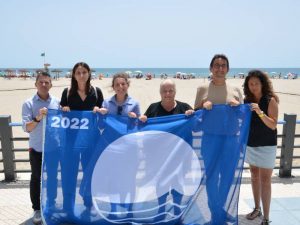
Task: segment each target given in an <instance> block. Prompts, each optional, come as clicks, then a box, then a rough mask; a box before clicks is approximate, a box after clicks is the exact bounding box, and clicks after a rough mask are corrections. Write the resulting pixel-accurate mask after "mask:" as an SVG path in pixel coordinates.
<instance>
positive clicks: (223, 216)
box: [194, 54, 243, 224]
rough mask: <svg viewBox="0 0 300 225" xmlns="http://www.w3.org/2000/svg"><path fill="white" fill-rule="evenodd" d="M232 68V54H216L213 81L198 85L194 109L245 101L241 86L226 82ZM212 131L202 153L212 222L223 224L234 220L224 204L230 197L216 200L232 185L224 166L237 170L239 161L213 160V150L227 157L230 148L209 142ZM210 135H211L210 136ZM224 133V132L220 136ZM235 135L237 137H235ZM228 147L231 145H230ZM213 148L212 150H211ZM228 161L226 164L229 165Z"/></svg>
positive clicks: (212, 72) (204, 143)
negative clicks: (218, 161)
mask: <svg viewBox="0 0 300 225" xmlns="http://www.w3.org/2000/svg"><path fill="white" fill-rule="evenodd" d="M228 71H229V61H228V58H227V57H226V56H225V55H223V54H216V55H215V56H214V57H213V58H212V60H211V62H210V72H211V74H210V77H211V81H210V82H209V83H208V84H203V85H201V86H200V87H199V88H198V89H197V95H196V100H195V106H194V109H195V110H198V109H203V108H204V109H206V110H210V109H212V108H213V105H214V104H229V105H231V106H238V105H239V104H241V103H243V96H242V93H241V91H240V89H239V88H238V87H234V86H231V85H230V84H228V83H227V82H226V75H227V73H228ZM209 135H210V134H208V133H205V135H203V139H202V152H201V154H202V157H203V160H204V166H205V169H206V175H207V180H206V182H207V186H209V187H210V188H208V189H206V192H207V197H208V206H209V208H210V212H211V215H210V216H211V223H212V224H219V223H221V222H223V221H224V220H226V221H229V222H230V221H231V220H233V219H234V218H232V216H231V215H229V214H228V213H227V211H226V210H225V209H224V208H223V206H224V205H225V200H226V199H221V198H218V200H219V201H218V202H215V201H213V199H216V195H217V196H218V195H219V193H221V192H223V193H228V192H229V189H230V186H228V182H227V180H226V177H225V175H224V174H225V171H223V170H222V169H220V168H228V171H233V172H234V169H235V165H236V164H235V162H231V163H230V164H229V163H228V162H227V161H226V162H225V161H224V162H223V163H224V165H223V164H222V165H215V164H214V163H213V162H214V160H215V159H211V157H210V156H211V153H210V152H211V151H216V152H218V154H217V155H219V156H220V157H222V155H224V157H226V156H225V155H226V154H228V151H225V150H224V148H223V145H222V144H223V143H222V142H220V143H214V144H213V145H212V144H211V143H208V142H207V141H206V140H211V139H210V138H209ZM206 137H208V138H206ZM220 137H221V136H220ZM234 138H235V137H233V141H234ZM226 150H227V149H226ZM208 151H210V152H208ZM235 151H236V150H235V149H232V152H231V153H230V154H236V153H235ZM225 164H226V165H225Z"/></svg>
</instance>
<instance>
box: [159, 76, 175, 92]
mask: <svg viewBox="0 0 300 225" xmlns="http://www.w3.org/2000/svg"><path fill="white" fill-rule="evenodd" d="M166 84H171V85H172V86H173V87H174V91H175V92H176V84H175V82H174V81H173V80H171V79H169V78H168V79H165V80H163V81H162V82H161V83H160V89H159V91H160V92H161V90H162V88H163V86H165V85H166Z"/></svg>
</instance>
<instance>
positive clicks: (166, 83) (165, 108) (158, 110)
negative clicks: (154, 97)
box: [140, 79, 194, 215]
mask: <svg viewBox="0 0 300 225" xmlns="http://www.w3.org/2000/svg"><path fill="white" fill-rule="evenodd" d="M175 95H176V85H175V82H174V81H173V80H171V79H166V80H163V81H162V82H161V84H160V96H161V101H159V102H155V103H152V104H151V105H150V106H149V107H148V109H147V110H146V112H145V114H144V115H142V116H141V117H140V120H141V121H143V122H146V121H147V119H148V118H151V117H159V116H170V115H175V114H183V113H184V114H186V115H191V114H192V113H194V110H193V109H192V107H191V106H190V105H189V104H187V103H184V102H180V101H177V100H175ZM156 188H158V186H157V187H156ZM170 192H171V194H172V197H173V201H174V203H176V204H177V205H180V204H181V200H182V194H180V193H179V192H177V191H176V190H170ZM168 195H169V193H167V194H165V195H163V196H161V197H159V199H158V203H159V210H158V214H161V215H164V212H165V205H166V204H165V203H166V201H167V197H168ZM180 213H181V211H180V209H179V208H178V207H175V208H174V214H175V215H179V214H180Z"/></svg>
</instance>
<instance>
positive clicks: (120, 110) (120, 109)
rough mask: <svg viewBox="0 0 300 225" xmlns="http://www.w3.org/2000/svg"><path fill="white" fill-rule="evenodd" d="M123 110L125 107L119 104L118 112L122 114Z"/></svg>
mask: <svg viewBox="0 0 300 225" xmlns="http://www.w3.org/2000/svg"><path fill="white" fill-rule="evenodd" d="M122 111H123V107H122V106H121V105H119V106H118V110H117V114H118V115H121V114H122Z"/></svg>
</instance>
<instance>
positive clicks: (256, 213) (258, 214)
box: [246, 207, 262, 220]
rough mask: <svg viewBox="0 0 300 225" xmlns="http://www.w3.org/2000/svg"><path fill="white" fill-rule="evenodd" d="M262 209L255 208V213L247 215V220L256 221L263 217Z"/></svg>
mask: <svg viewBox="0 0 300 225" xmlns="http://www.w3.org/2000/svg"><path fill="white" fill-rule="evenodd" d="M261 215H262V214H261V209H260V207H259V208H254V209H253V211H252V212H251V213H249V214H247V215H246V218H247V219H248V220H254V219H255V218H256V217H258V216H261Z"/></svg>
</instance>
